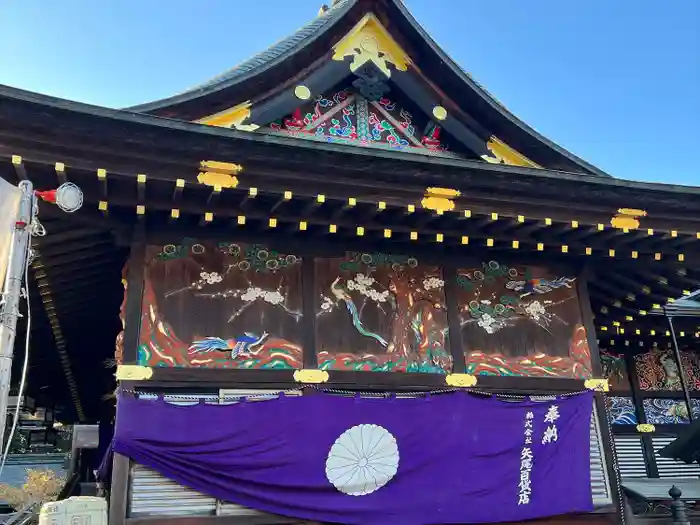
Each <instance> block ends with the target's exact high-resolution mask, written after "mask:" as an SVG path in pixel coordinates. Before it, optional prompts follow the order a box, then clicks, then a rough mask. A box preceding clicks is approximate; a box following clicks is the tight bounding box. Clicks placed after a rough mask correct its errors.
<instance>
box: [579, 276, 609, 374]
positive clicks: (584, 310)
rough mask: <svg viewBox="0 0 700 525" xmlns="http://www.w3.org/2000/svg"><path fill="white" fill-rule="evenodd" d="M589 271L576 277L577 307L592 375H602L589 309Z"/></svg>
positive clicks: (591, 313) (596, 340)
mask: <svg viewBox="0 0 700 525" xmlns="http://www.w3.org/2000/svg"><path fill="white" fill-rule="evenodd" d="M589 275H590V273H589V272H588V270H587V269H585V268H584V270H583V271H582V272H581V274H580V275H579V277H578V279H576V295H577V296H578V304H579V309H580V310H581V320H582V321H583V327H584V328H585V329H586V340H587V342H588V349H589V350H590V352H591V365H592V369H591V372H592V373H593V377H596V378H598V377H602V374H603V369H602V363H601V360H600V349H599V348H598V337H597V335H596V330H595V324H594V323H593V311H592V309H591V299H590V297H589V296H588V276H589Z"/></svg>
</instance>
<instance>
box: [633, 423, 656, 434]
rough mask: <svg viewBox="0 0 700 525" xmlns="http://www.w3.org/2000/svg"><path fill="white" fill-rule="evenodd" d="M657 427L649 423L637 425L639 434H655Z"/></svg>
mask: <svg viewBox="0 0 700 525" xmlns="http://www.w3.org/2000/svg"><path fill="white" fill-rule="evenodd" d="M655 431H656V427H655V426H654V425H651V424H649V423H641V424H639V425H637V432H641V433H642V434H648V433H650V432H655Z"/></svg>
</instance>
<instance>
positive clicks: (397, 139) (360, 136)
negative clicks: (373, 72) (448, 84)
mask: <svg viewBox="0 0 700 525" xmlns="http://www.w3.org/2000/svg"><path fill="white" fill-rule="evenodd" d="M260 131H261V132H268V133H279V134H289V135H293V136H296V137H301V138H306V139H310V140H317V141H322V142H336V143H345V144H354V145H359V146H367V147H376V148H384V149H399V150H405V151H414V152H420V153H423V154H431V155H449V156H456V154H454V153H452V152H450V151H449V150H448V148H447V145H446V144H445V143H444V142H443V137H441V132H442V130H441V128H440V127H439V126H437V125H436V124H434V123H433V122H431V121H430V119H428V118H427V117H426V116H424V115H421V114H414V113H412V112H410V111H408V110H407V109H405V108H404V107H402V106H401V105H400V104H399V103H398V102H396V101H394V100H392V99H391V98H389V97H388V96H380V97H379V98H378V100H376V101H375V100H370V99H369V98H367V97H365V96H363V95H362V88H360V89H357V88H356V87H355V84H353V87H352V88H346V89H340V90H338V91H336V92H335V93H333V94H332V95H327V96H326V95H321V96H318V97H316V98H315V100H314V101H313V102H312V103H311V104H307V105H305V106H302V107H300V108H298V109H297V110H296V111H295V112H294V113H293V114H292V115H290V116H289V117H286V118H284V119H281V120H279V121H277V122H273V123H271V124H270V126H269V127H268V128H261V129H260Z"/></svg>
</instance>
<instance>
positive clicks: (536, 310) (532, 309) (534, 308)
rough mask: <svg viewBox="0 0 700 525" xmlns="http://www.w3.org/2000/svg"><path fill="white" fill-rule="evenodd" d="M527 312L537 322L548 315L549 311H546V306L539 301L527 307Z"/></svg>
mask: <svg viewBox="0 0 700 525" xmlns="http://www.w3.org/2000/svg"><path fill="white" fill-rule="evenodd" d="M525 312H527V315H529V316H530V317H532V318H533V319H534V320H535V321H537V320H539V319H540V318H541V317H543V316H545V315H546V313H547V310H545V308H544V306H543V305H542V303H540V302H539V301H532V302H531V303H530V304H528V305H527V306H526V307H525Z"/></svg>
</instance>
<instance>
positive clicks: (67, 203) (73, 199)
mask: <svg viewBox="0 0 700 525" xmlns="http://www.w3.org/2000/svg"><path fill="white" fill-rule="evenodd" d="M56 205H57V206H58V207H59V208H61V209H62V210H63V211H65V212H67V213H72V212H74V211H76V210H79V209H80V207H81V206H82V205H83V192H82V190H81V189H80V188H78V186H76V185H75V184H73V183H72V182H64V183H63V184H61V185H60V186H59V187H58V189H57V190H56Z"/></svg>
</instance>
